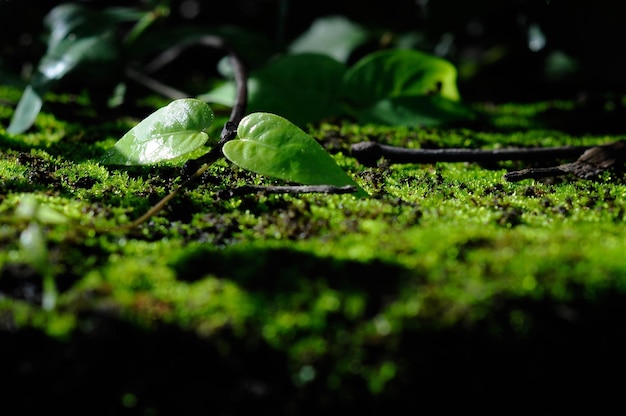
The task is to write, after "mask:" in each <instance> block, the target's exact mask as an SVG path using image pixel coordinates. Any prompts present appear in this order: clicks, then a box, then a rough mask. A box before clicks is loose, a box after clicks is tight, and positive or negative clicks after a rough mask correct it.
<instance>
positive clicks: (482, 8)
mask: <svg viewBox="0 0 626 416" xmlns="http://www.w3.org/2000/svg"><path fill="white" fill-rule="evenodd" d="M59 3H62V2H59V1H45V2H41V1H34V0H20V1H17V0H0V69H2V71H3V73H5V76H6V74H7V73H8V74H12V75H16V76H19V75H20V73H23V72H24V67H25V65H26V66H27V65H36V62H37V61H38V59H39V58H40V57H41V55H42V54H43V53H44V52H45V43H44V42H43V39H42V36H41V35H42V33H43V27H42V19H43V17H44V16H45V14H46V13H47V12H48V11H49V10H50V9H51V8H52V7H53V6H54V5H56V4H59ZM79 3H83V4H86V5H89V6H91V7H93V8H95V9H97V8H99V7H110V6H113V5H124V6H138V7H144V8H149V7H150V4H151V3H154V2H148V1H126V2H124V1H101V0H92V1H82V2H79ZM171 11H172V13H171V15H170V17H169V19H168V24H171V25H181V24H183V25H201V26H214V27H217V26H223V25H236V26H239V27H243V28H245V29H247V30H252V31H255V32H258V33H259V34H260V35H262V36H265V37H267V38H268V39H270V40H271V41H272V42H274V44H275V45H276V47H277V48H280V47H281V46H282V45H285V44H287V43H288V42H289V41H290V40H292V39H293V38H295V37H296V36H297V35H299V34H301V33H302V32H304V31H306V29H307V28H308V27H309V25H310V24H311V22H313V21H314V20H315V19H316V18H317V17H320V16H327V15H337V14H339V15H344V16H346V17H348V18H349V19H351V20H353V21H355V22H357V23H360V24H362V25H364V26H366V27H368V28H373V29H384V30H387V31H390V32H393V33H403V34H406V33H416V34H419V36H420V37H421V39H422V41H421V43H420V48H421V49H424V50H427V51H429V52H433V53H436V54H438V55H441V56H443V57H445V58H446V59H449V60H450V61H452V62H453V63H454V64H455V65H457V67H458V68H459V72H460V78H459V86H460V89H461V93H462V95H463V97H464V99H466V100H469V101H476V100H479V101H495V102H503V101H529V100H542V99H549V98H574V99H576V98H577V99H580V98H581V97H582V98H583V99H584V98H587V97H600V96H606V94H613V95H619V94H622V93H623V92H624V91H625V90H626V57H625V54H624V53H623V49H622V44H623V41H624V40H626V28H625V26H624V23H623V22H624V18H625V17H626V3H625V2H620V1H613V0H510V1H501V0H475V1H471V2H468V1H465V0H389V1H385V2H382V1H372V0H340V1H336V0H332V1H331V0H326V1H299V0H298V1H296V0H291V1H288V0H234V1H233V0H228V1H226V0H225V1H199V0H184V1H180V0H175V1H171ZM538 34H539V35H538ZM563 57H566V58H567V65H565V66H563V65H561V66H559V64H558V62H559V59H558V58H563ZM560 62H561V63H562V59H561V61H560Z"/></svg>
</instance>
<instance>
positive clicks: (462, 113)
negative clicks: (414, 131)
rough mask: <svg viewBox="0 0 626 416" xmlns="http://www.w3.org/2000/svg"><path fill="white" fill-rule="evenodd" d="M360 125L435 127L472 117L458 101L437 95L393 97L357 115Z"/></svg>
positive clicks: (358, 111) (361, 110) (470, 112)
mask: <svg viewBox="0 0 626 416" xmlns="http://www.w3.org/2000/svg"><path fill="white" fill-rule="evenodd" d="M356 117H357V119H358V121H359V123H362V124H367V123H371V124H380V125H389V126H407V127H435V126H440V125H443V124H450V123H455V122H460V121H468V120H472V119H474V113H473V112H472V111H471V110H470V109H469V108H468V107H466V106H465V105H463V104H461V103H460V102H458V101H451V100H448V99H446V98H443V97H440V96H436V95H422V96H407V97H393V98H385V99H383V100H380V101H378V102H376V103H374V104H373V105H371V106H370V107H367V108H363V109H359V110H357V111H356Z"/></svg>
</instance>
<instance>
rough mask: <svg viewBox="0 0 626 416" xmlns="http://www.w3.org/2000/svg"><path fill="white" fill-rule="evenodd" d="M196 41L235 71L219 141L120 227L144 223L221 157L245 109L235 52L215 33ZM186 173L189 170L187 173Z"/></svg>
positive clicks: (240, 66)
mask: <svg viewBox="0 0 626 416" xmlns="http://www.w3.org/2000/svg"><path fill="white" fill-rule="evenodd" d="M197 43H200V44H201V45H205V46H208V47H211V48H216V49H221V50H224V51H225V52H226V53H227V54H228V57H229V59H230V61H231V64H232V66H233V71H234V74H235V85H236V88H237V96H236V97H235V104H234V105H233V109H232V111H231V113H230V118H229V120H228V121H227V122H226V124H225V125H224V128H223V129H222V132H221V135H220V140H219V142H218V143H217V145H216V146H215V147H213V148H212V149H211V150H210V151H209V152H208V153H206V154H205V155H203V156H201V157H200V158H198V159H195V160H190V161H188V162H187V163H186V164H185V166H184V167H183V175H182V176H183V177H186V178H187V179H185V180H184V181H183V182H182V183H181V184H180V185H179V186H178V188H176V189H174V190H173V191H171V192H170V193H169V194H167V195H166V196H165V197H163V199H161V200H160V201H159V202H157V203H156V204H155V205H153V206H152V207H151V208H150V209H149V210H148V211H147V212H146V213H145V214H143V215H142V216H140V217H139V218H137V219H136V220H134V221H133V222H131V223H129V224H126V225H123V226H121V227H120V229H124V230H127V229H131V228H135V227H137V226H139V225H140V224H143V223H144V222H146V221H147V220H148V219H149V218H150V217H152V216H153V215H155V214H157V213H158V212H159V211H161V210H162V209H163V208H164V207H165V206H166V205H167V203H168V202H170V201H171V200H172V199H173V198H174V197H175V196H176V195H178V194H179V193H180V192H181V191H182V190H184V189H186V188H188V187H190V186H191V185H192V184H194V183H195V182H196V181H197V180H198V179H199V178H200V177H201V176H202V174H204V172H206V170H207V169H208V168H209V166H211V165H212V164H213V163H214V162H215V161H216V160H218V159H219V158H220V157H222V147H223V146H224V144H225V143H226V142H227V141H229V140H231V139H233V138H234V137H235V136H236V135H237V126H239V122H240V121H241V119H242V118H243V116H244V114H245V112H246V106H247V102H248V86H247V82H248V80H247V74H246V70H245V67H244V65H243V63H242V62H241V59H239V57H238V56H237V54H236V53H235V51H234V50H233V49H232V48H231V47H230V46H229V45H228V44H227V43H226V41H224V40H223V39H222V38H219V37H217V36H203V37H202V38H200V39H198V41H197ZM190 172H193V173H191V174H190Z"/></svg>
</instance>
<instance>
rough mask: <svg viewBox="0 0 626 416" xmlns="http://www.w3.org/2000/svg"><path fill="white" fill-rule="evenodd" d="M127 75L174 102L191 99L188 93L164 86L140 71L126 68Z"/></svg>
mask: <svg viewBox="0 0 626 416" xmlns="http://www.w3.org/2000/svg"><path fill="white" fill-rule="evenodd" d="M125 74H126V76H127V77H128V78H129V79H131V80H133V81H135V82H136V83H138V84H140V85H143V86H144V87H146V88H149V89H151V90H152V91H155V92H157V93H159V94H161V95H163V96H164V97H167V98H171V99H172V100H178V99H181V98H187V97H189V94H187V93H186V92H184V91H180V90H177V89H176V88H174V87H170V86H169V85H166V84H163V83H162V82H161V81H158V80H156V79H154V78H151V77H149V76H148V75H146V74H144V73H142V72H141V71H138V70H137V69H134V68H130V67H129V68H126V70H125Z"/></svg>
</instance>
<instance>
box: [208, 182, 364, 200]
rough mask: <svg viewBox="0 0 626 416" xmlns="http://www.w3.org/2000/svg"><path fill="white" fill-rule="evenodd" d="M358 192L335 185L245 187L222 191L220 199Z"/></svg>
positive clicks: (349, 187)
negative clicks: (247, 196)
mask: <svg viewBox="0 0 626 416" xmlns="http://www.w3.org/2000/svg"><path fill="white" fill-rule="evenodd" d="M355 191H356V186H354V185H345V186H333V185H286V186H271V185H269V186H263V185H244V186H240V187H238V188H233V189H226V190H224V191H220V193H219V194H218V197H219V198H221V199H227V198H232V197H235V196H241V195H247V194H253V193H259V192H262V193H265V194H310V193H322V194H349V193H352V192H355Z"/></svg>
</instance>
